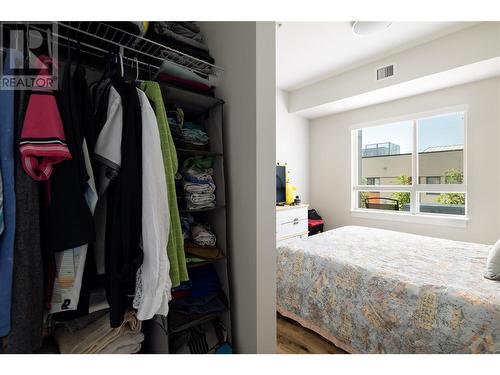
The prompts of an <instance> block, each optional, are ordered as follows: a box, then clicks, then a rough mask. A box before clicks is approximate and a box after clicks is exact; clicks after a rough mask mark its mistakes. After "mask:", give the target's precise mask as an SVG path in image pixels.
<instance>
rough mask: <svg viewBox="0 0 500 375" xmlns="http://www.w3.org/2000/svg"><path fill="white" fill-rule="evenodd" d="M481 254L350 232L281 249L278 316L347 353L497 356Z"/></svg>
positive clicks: (498, 286)
mask: <svg viewBox="0 0 500 375" xmlns="http://www.w3.org/2000/svg"><path fill="white" fill-rule="evenodd" d="M489 249H490V246H487V245H481V244H473V243H466V242H457V241H450V240H443V239H437V238H431V237H425V236H417V235H412V234H406V233H400V232H393V231H387V230H381V229H374V228H365V227H355V226H347V227H342V228H338V229H334V230H331V231H327V232H324V233H322V234H318V235H316V236H313V237H309V238H307V239H298V240H293V241H288V242H286V243H284V244H283V245H281V246H280V247H278V249H277V252H278V256H277V262H278V264H277V307H278V311H279V312H280V313H281V314H282V315H285V316H287V317H289V318H292V319H294V320H296V321H298V322H299V323H300V324H302V325H303V326H305V327H307V328H309V329H312V330H314V331H315V332H317V333H319V334H320V335H322V336H324V337H325V338H327V339H328V340H330V341H332V342H333V343H334V344H335V345H337V346H338V347H340V348H342V349H344V350H346V351H348V352H351V353H500V281H492V280H488V279H485V278H484V277H483V274H484V271H485V265H486V258H487V256H488V252H489Z"/></svg>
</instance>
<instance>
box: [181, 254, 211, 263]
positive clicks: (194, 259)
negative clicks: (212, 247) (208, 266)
mask: <svg viewBox="0 0 500 375" xmlns="http://www.w3.org/2000/svg"><path fill="white" fill-rule="evenodd" d="M206 261H207V260H206V259H202V258H198V257H194V256H191V255H186V263H187V264H196V263H204V262H206Z"/></svg>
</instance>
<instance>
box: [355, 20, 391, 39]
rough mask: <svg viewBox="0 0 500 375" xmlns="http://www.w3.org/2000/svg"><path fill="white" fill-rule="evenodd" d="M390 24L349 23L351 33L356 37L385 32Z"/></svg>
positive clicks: (377, 22)
mask: <svg viewBox="0 0 500 375" xmlns="http://www.w3.org/2000/svg"><path fill="white" fill-rule="evenodd" d="M391 25H392V22H380V21H353V22H351V29H352V33H353V34H354V35H357V36H368V35H373V34H377V33H380V32H382V31H385V30H387V29H388V28H389V26H391Z"/></svg>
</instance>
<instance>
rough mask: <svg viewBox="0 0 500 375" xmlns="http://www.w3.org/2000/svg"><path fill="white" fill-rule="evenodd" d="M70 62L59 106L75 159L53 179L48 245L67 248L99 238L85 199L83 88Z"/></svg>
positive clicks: (70, 148)
mask: <svg viewBox="0 0 500 375" xmlns="http://www.w3.org/2000/svg"><path fill="white" fill-rule="evenodd" d="M71 67H72V63H71V62H69V63H68V64H67V65H66V67H65V69H64V73H63V78H62V85H61V88H60V90H59V98H58V99H59V100H58V105H59V110H60V111H61V117H62V120H63V125H64V134H65V136H66V141H67V144H68V148H69V150H70V152H71V155H72V159H71V160H66V161H64V162H62V163H60V164H59V165H58V167H57V169H55V170H54V172H53V174H52V178H51V180H50V190H51V191H50V206H49V213H48V214H49V217H48V227H47V247H48V250H49V251H51V252H57V251H64V250H67V249H72V248H75V247H78V246H82V245H85V244H88V243H89V242H93V241H94V240H95V229H94V219H93V217H92V213H91V211H90V208H89V206H88V204H87V202H86V200H85V192H86V190H87V186H88V185H87V184H88V180H89V175H88V173H87V170H86V167H85V160H84V156H83V132H82V125H81V115H80V110H79V107H78V103H79V101H80V99H79V98H80V95H81V93H80V92H76V90H75V87H74V85H73V84H72V82H71Z"/></svg>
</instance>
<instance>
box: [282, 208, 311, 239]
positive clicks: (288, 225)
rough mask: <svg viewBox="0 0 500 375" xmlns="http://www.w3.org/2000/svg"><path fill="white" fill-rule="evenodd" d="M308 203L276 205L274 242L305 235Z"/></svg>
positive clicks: (306, 231)
mask: <svg viewBox="0 0 500 375" xmlns="http://www.w3.org/2000/svg"><path fill="white" fill-rule="evenodd" d="M308 209H309V205H307V204H299V205H296V206H276V243H277V244H279V243H280V242H281V241H284V240H288V239H291V238H303V237H307V234H308V228H307V210H308Z"/></svg>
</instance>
